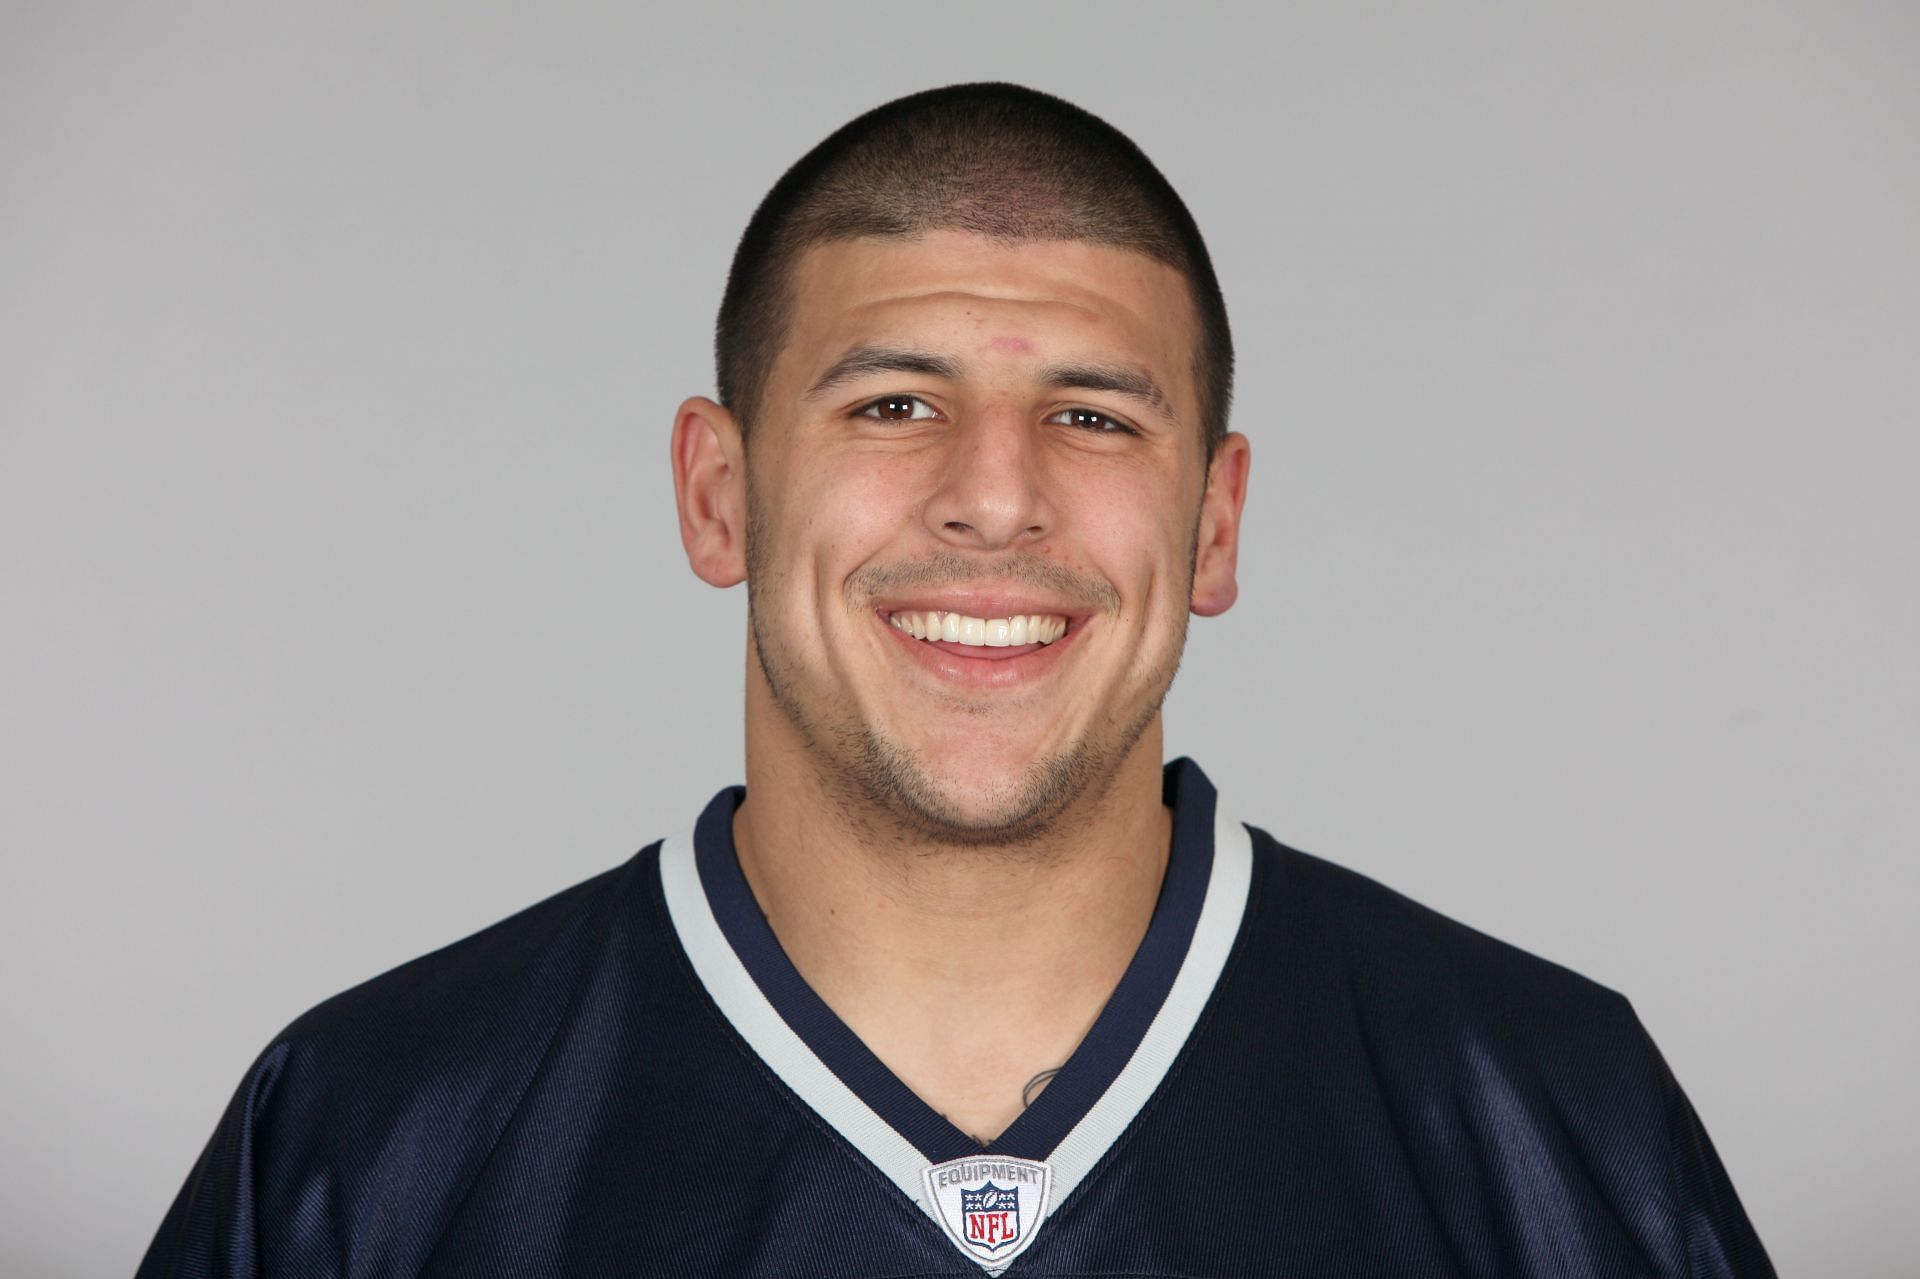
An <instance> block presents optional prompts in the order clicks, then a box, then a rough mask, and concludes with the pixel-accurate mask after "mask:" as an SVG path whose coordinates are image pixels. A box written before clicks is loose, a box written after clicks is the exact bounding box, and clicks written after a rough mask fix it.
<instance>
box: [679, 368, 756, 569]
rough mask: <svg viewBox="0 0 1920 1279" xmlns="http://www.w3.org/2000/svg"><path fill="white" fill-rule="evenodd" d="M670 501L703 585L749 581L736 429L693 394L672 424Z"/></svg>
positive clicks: (741, 454)
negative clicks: (678, 511) (677, 513)
mask: <svg viewBox="0 0 1920 1279" xmlns="http://www.w3.org/2000/svg"><path fill="white" fill-rule="evenodd" d="M673 500H674V503H675V504H676V505H677V506H678V507H679V508H680V541H681V542H682V543H683V544H684V545H685V546H686V548H687V563H688V564H689V565H691V566H692V568H693V571H694V573H695V574H697V575H698V576H699V578H700V580H701V581H703V582H707V583H709V584H710V585H713V586H732V585H734V584H735V583H738V582H743V581H745V580H746V577H747V471H746V453H745V450H744V448H743V447H742V441H741V438H740V424H739V423H738V422H737V421H735V420H734V416H733V414H732V413H731V412H729V411H728V410H727V409H726V408H724V407H723V406H721V405H719V404H716V403H714V402H713V401H712V400H709V399H707V398H706V397H705V396H703V395H696V396H694V397H693V398H692V399H690V400H688V401H686V402H685V403H684V404H682V405H681V406H680V410H679V413H678V414H677V416H675V418H674V420H673Z"/></svg>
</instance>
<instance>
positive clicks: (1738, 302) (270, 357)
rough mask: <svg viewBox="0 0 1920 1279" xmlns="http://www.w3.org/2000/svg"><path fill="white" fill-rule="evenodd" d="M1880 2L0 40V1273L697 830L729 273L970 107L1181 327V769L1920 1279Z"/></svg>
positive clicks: (26, 14)
mask: <svg viewBox="0 0 1920 1279" xmlns="http://www.w3.org/2000/svg"><path fill="white" fill-rule="evenodd" d="M1915 12H1916V11H1915V10H1914V9H1913V8H1912V7H1911V6H1906V5H1901V4H1897V3H1890V4H1886V5H1879V6H1868V5H1856V4H1831V3H1818V2H1812V0H1810V2H1809V3H1805V4H1799V5H1795V6H1791V7H1785V6H1779V5H1773V4H1743V5H1733V4H1694V5H1689V4H1652V3H1647V4H1626V5H1618V4H1608V5H1584V6H1535V5H1518V4H1515V5H1510V6H1509V5H1485V4H1470V5H1449V6H1426V7H1421V8H1420V9H1419V10H1418V11H1415V8H1414V7H1413V6H1391V7H1372V6H1367V5H1356V4H1345V3H1343V4H1332V3H1328V4H1314V5H1302V6H1288V7H1281V8H1279V9H1268V10H1264V11H1260V12H1256V11H1254V10H1253V8H1252V7H1251V6H1247V7H1244V8H1242V7H1235V8H1231V9H1229V8H1224V7H1223V8H1220V9H1213V8H1209V7H1206V6H1202V5H1195V4H1180V5H1127V6H1121V5H1115V4H1099V5H1084V6H1082V5H1066V4H1057V5H1056V4H1044V3H1026V4H1020V5H1010V6H1004V7H1001V6H996V5H986V4H970V5H916V4H902V3H894V4H888V5H875V6H871V7H867V6H853V5H811V6H807V7H805V8H798V7H793V8H776V7H774V6H766V7H764V8H728V7H724V6H718V5H708V6H704V7H698V8H695V7H693V6H685V7H683V8H682V9H681V11H679V12H674V13H665V12H662V11H660V10H658V9H655V8H652V7H644V8H643V7H642V6H638V5H615V4H605V5H553V4H545V5H538V6H536V5H520V6H511V7H509V6H496V5H464V4H462V5H456V4H444V5H432V6H422V5H393V4H353V5H339V4H328V5H320V4H309V5H299V6H279V5H276V6H260V5H242V4H233V5H228V6H223V7H211V6H202V5H191V4H188V5H168V6H134V5H124V6H112V5H101V4H72V5H68V4H51V3H50V4H45V5H33V4H24V5H23V4H21V3H18V0H16V2H15V3H11V4H9V5H7V6H6V10H5V14H4V17H3V18H0V432H3V434H0V539H3V543H0V608H4V625H0V681H3V682H0V779H3V782H0V784H3V785H4V792H3V793H0V841H3V846H4V858H5V862H4V875H5V878H4V893H3V894H0V948H3V962H4V968H3V969H0V980H3V981H4V1007H3V1008H0V1014H3V1016H4V1032H3V1038H0V1095H4V1096H5V1098H6V1104H5V1107H4V1112H3V1113H0V1159H4V1164H3V1166H0V1219H3V1220H4V1229H3V1230H0V1272H4V1273H5V1274H6V1275H7V1276H9V1277H10V1279H11V1277H12V1276H36V1277H37V1276H59V1277H62V1279H64V1277H68V1276H71V1277H75V1279H78V1277H80V1276H87V1277H92V1276H104V1275H114V1274H126V1273H129V1272H130V1271H131V1270H132V1269H133V1267H134V1265H135V1262H136V1260H137V1259H138V1257H139V1256H140V1254H141V1252H142V1250H143V1249H144V1248H145V1246H146V1244H147V1242H148V1240H149V1239H150V1238H151V1236H152V1234H153V1232H154V1229H155V1228H156V1226H157V1225H158V1223H159V1221H160V1217H161V1215H162V1213H163V1211H164V1210H165V1208H166V1206H167V1204H168V1203H169V1201H170V1200H171V1199H172V1197H173V1195H174V1194H175V1192H176V1191H177V1190H178V1189H179V1187H180V1184H181V1182H182V1180H183V1179H184V1177H185V1176H186V1174H187V1171H188V1169H189V1167H190V1165H191V1164H192V1163H193V1160H194V1158H195V1157H196V1155H197V1154H198V1153H199V1150H200V1148H201V1145H202V1144H203V1143H204V1142H205V1140H206V1138H207V1136H208V1134H209V1133H210V1132H211V1131H212V1128H213V1124H214V1121H215V1119H216V1118H217V1116H218V1115H219V1113H220V1111H221V1109H222V1107H223V1106H224V1105H225V1103H226V1101H227V1098H228V1096H229V1094H230V1092H231V1090H232V1089H233V1087H234V1085H235V1084H236V1083H237V1081H238V1080H239V1078H240V1076H241V1074H242V1072H243V1071H244V1070H245V1068H246V1066H247V1064H248V1062H249V1061H250V1060H251V1059H252V1057H253V1056H254V1054H255V1053H257V1052H258V1051H259V1050H260V1049H261V1048H262V1047H263V1046H264V1045H265V1044H266V1043H267V1041H268V1040H269V1039H270V1038H271V1037H272V1036H273V1035H274V1034H275V1032H276V1031H278V1030H279V1029H280V1028H281V1027H282V1026H283V1025H284V1024H285V1023H286V1022H288V1021H289V1020H291V1019H292V1018H293V1017H294V1016H295V1015H297V1014H298V1013H300V1012H301V1011H303V1010H304V1009H306V1008H307V1007H309V1006H311V1005H312V1004H314V1003H315V1002H317V1001H319V1000H320V999H322V998H324V997H326V996H328V995H331V994H333V993H335V992H337V991H339V990H341V989H343V988H345V987H347V986H349V985H352V984H354V983H357V982H359V981H362V980H364V979H366V978H368V977H371V976H373V975H374V974H376V973H379V972H381V971H383V970H385V969H387V968H389V967H391V966H393V965H395V964H397V963H400V962H401V961H403V960H406V959H409V958H411V957H413V956H416V955H418V954H421V953H422V952H424V951H427V950H429V949H432V948H435V947H438V946H440V945H443V944H445V943H447V942H450V941H452V940H454V939H456V938H458V937H461V936H464V935H466V934H468V933H470V932H472V931H474V930H476V929H478V928H480V927H482V926H484V925H486V924H488V923H491V922H492V921H494V920H496V919H499V918H501V917H502V916H504V915H507V914H509V913H511V912H513V911H515V910H517V909H518V908H520V907H522V906H524V905H527V904H529V903H531V902H533V901H535V900H537V899H539V898H541V897H544V896H546V895H548V894H550V893H552V892H554V891H557V890H558V889H560V888H562V887H565V886H567V885H569V884H572V883H574V882H576V881H578V880H581V879H583V878H586V877H587V876H589V875H591V874H594V873H596V872H598V871H600V870H602V869H605V868H607V867H609V866H612V865H614V864H616V863H618V862H620V861H622V860H624V859H625V858H627V857H628V856H629V855H630V854H631V853H633V852H634V850H636V849H638V848H639V847H641V846H642V845H643V844H646V843H648V842H650V841H652V840H653V839H655V838H656V837H658V836H660V835H662V834H665V833H669V832H671V831H673V830H675V829H678V828H680V827H682V826H684V825H686V824H687V823H689V822H690V821H691V820H692V818H693V816H694V814H695V813H696V811H697V810H698V808H699V806H700V804H701V803H702V802H703V801H704V800H705V799H706V797H707V796H708V795H710V794H711V793H712V792H713V791H715V790H716V789H718V788H719V787H721V786H722V785H725V784H727V783H730V782H733V781H735V780H737V779H738V778H739V777H740V775H741V761H740V752H741V741H740V716H741V692H740V689H741V682H742V671H743V667H742V659H743V638H742V637H743V622H744V612H745V609H744V595H743V593H742V592H741V591H739V590H734V591H730V592H717V591H713V590H710V589H708V588H707V587H705V586H703V585H701V584H700V583H699V582H698V581H697V580H696V579H695V578H694V577H693V576H692V574H691V573H690V572H689V571H688V569H687V568H686V565H685V561H684V559H683V557H682V553H681V549H680V546H679V539H678V534H677V530H676V525H675V520H674V514H673V506H672V488H671V483H670V478H669V473H668V468H667V433H668V429H669V426H670V423H671V418H672V412H673V409H674V406H675V405H676V404H677V403H678V402H679V400H680V399H681V398H682V397H683V396H685V395H688V394H693V393H700V392H711V390H712V366H711V353H710V335H711V332H712V327H713V318H714V311H715V308H716V307H717V305H718V302H719V297H720V290H721V285H722V282H723V280H724V277H725V272H726V268H727V264H728V259H729V255H730V253H731V251H732V249H733V246H734V243H735V240H736V239H737V237H738V236H739V234H740V231H741V230H742V228H743V227H744V225H745V223H746V219H747V216H748V214H749V213H750V212H751V211H752V209H753V207H754V205H755V203H756V202H757V201H758V200H759V198H760V196H761V195H762V194H763V193H764V192H765V190H766V189H767V187H768V186H769V185H771V183H772V182H773V180H774V178H775V177H777V176H778V174H779V173H780V172H781V171H782V169H783V168H784V167H785V166H786V165H787V164H789V163H790V162H792V161H793V160H794V159H796V158H797V157H798V156H799V155H800V154H801V153H802V152H803V151H804V150H805V149H806V148H807V147H809V146H810V145H812V144H813V143H814V142H816V141H818V140H819V139H820V138H821V137H823V136H824V135H825V134H826V133H827V132H829V131H830V130H832V129H833V128H835V127H837V126H838V125H839V124H841V123H842V122H844V121H845V120H847V119H848V118H850V117H852V116H853V115H855V114H856V113H858V112H859V111H861V110H863V109H865V108H867V107H869V106H873V105H875V104H877V103H879V102H881V101H883V100H885V99H887V98H890V97H894V96H897V95H899V94H902V93H906V92H909V91H912V90H915V89H920V88H925V87H930V86H933V85H937V84H943V83H950V82H954V81H959V80H972V79H1010V80H1015V81H1019V82H1022V83H1026V84H1030V85H1033V86H1035V87H1038V88H1044V89H1048V90H1052V91H1055V92H1058V93H1061V94H1063V95H1065V96H1067V97H1069V98H1071V99H1072V100H1074V101H1076V102H1079V103H1081V104H1082V105H1084V106H1086V107H1088V108H1089V109H1091V110H1093V111H1095V112H1097V113H1099V114H1100V115H1102V116H1104V117H1106V118H1107V119H1109V120H1111V121H1112V122H1113V123H1114V124H1115V125H1117V126H1119V127H1120V128H1121V129H1123V130H1124V131H1126V132H1127V133H1128V134H1130V135H1131V136H1132V137H1133V138H1135V139H1136V140H1137V141H1138V142H1139V143H1140V144H1141V145H1142V146H1143V147H1144V148H1145V150H1146V151H1147V153H1148V154H1149V155H1151V156H1152V157H1153V158H1154V159H1155V160H1156V161H1157V162H1158V163H1159V164H1160V166H1161V167H1162V168H1163V169H1164V170H1165V172H1166V173H1167V175H1168V176H1169V177H1170V178H1171V179H1172V181H1173V183H1174V185H1175V186H1176V187H1177V188H1178V189H1179V190H1180V192H1181V193H1182V195H1183V196H1184V197H1185V199H1186V200H1187V202H1188V204H1189V205H1190V206H1191V207H1192V209H1193V211H1194V214H1195V216H1196V217H1197V218H1198V220H1199V222H1200V225H1201V227H1202V229H1203V230H1204V232H1205V234H1206V236H1207V238H1208V242H1209V244H1210V245H1211V248H1212V251H1213V253H1214V257H1215V262H1216V264H1217V267H1218V270H1219V274H1220V278H1221V280H1222V282H1223V284H1224V287H1225V291H1226V295H1227V303H1228V306H1229V308H1230V311H1231V314H1232V318H1233V322H1234V328H1235V335H1236V339H1237V344H1238V347H1239V352H1240V374H1239V383H1238V394H1237V397H1236V403H1235V410H1234V419H1233V422H1234V426H1235V427H1236V428H1237V429H1239V430H1241V431H1244V432H1246V433H1247V434H1248V435H1249V436H1250V437H1251V438H1252V440H1253V449H1254V465H1253V486H1252V496H1251V499H1250V502H1249V508H1248V513H1247V521H1246V532H1245V541H1244V545H1243V548H1242V577H1241V582H1242V593H1241V602H1240V604H1239V605H1238V607H1236V608H1235V609H1234V610H1233V611H1232V612H1230V613H1229V614H1227V615H1226V616H1225V617H1223V618H1219V619H1216V620H1212V621H1197V622H1196V623H1195V624H1194V626H1193V629H1192V633H1191V638H1190V642H1189V647H1188V651H1187V657H1186V662H1185V665H1184V667H1183V669H1182V671H1181V674H1180V677H1179V680H1178V682H1177V684H1176V685H1175V689H1174V692H1173V695H1172V698H1171V700H1170V701H1169V703H1168V710H1167V724H1168V729H1169V741H1168V747H1169V753H1170V754H1191V755H1193V756H1195V757H1196V758H1197V759H1199V760H1200V762H1201V763H1202V764H1203V765H1204V766H1205V767H1206V768H1207V769H1208V770H1209V771H1210V772H1211V774H1212V775H1213V777H1214V779H1215V780H1216V781H1217V782H1218V783H1219V785H1220V787H1221V791H1222V795H1223V802H1224V803H1225V804H1226V805H1228V806H1229V807H1230V809H1231V810H1232V811H1234V812H1236V813H1237V814H1238V815H1241V816H1244V817H1246V818H1248V819H1251V820H1254V821H1257V822H1258V823H1259V824H1261V825H1264V826H1266V827H1267V828H1268V829H1269V830H1271V831H1272V832H1273V833H1274V834H1275V835H1276V836H1278V837H1279V838H1280V839H1282V840H1284V841H1287V842H1290V843H1293V844H1295V845H1298V846H1300V847H1304V848H1306V849H1308V850H1310V851H1313V852H1316V853H1318V854H1320V855H1322V856H1325V857H1328V858H1331V859H1333V860H1335V861H1338V862H1341V863H1344V864H1345V865H1348V866H1351V867H1354V868H1356V869H1358V870H1360V871H1363V872H1365V873H1367V874H1370V875H1372V876H1374V877H1375V878H1378V879H1381V880H1383V881H1385V882H1386V883H1388V884H1390V885H1392V886H1394V887H1396V888H1398V889H1400V890H1401V891H1403V892H1405V893H1407V894H1409V895H1410V896H1413V897H1415V898H1417V899H1419V900H1421V901H1424V902H1426V903H1427V904H1429V905H1431V906H1434V907H1436V908H1437V909H1439V910H1442V911H1444V912H1446V913H1448V914H1451V915H1453V916H1455V917H1456V918H1458V919H1461V920H1463V921H1465V922H1466V923H1469V924H1471V925H1473V926H1475V927H1477V928H1480V929H1482V930H1484V931H1487V932H1490V933H1492V934H1494V935H1495V936H1498V937H1501V938H1504V939H1506V940H1508V941H1511V942H1514V943H1516V944H1518V945H1520V946H1522V947H1525V948H1527V949H1529V950H1532V951H1535V952H1537V953H1540V954H1543V955H1546V956H1548V957H1549V958H1552V959H1554V960H1557V961H1559V962H1560V963H1563V964H1565V965H1567V966H1569V967H1571V968H1573V969H1575V970H1577V971H1579V972H1582V973H1584V974H1586V975H1588V976H1590V977H1592V978H1594V979H1595V980H1597V981H1600V982H1602V983H1604V984H1606V985H1609V986H1612V987H1614V988H1616V989H1619V990H1621V991H1623V992H1625V993H1626V994H1627V995H1628V996H1629V997H1630V998H1632V1000H1633V1001H1634V1003H1635V1006H1636V1007H1637V1009H1638V1010H1639V1012H1640V1015H1641V1017H1642V1018H1643V1019H1644V1021H1645V1022H1646V1024H1647V1026H1648V1027H1649V1029H1650V1030H1651V1031H1652V1033H1653V1035H1654V1037H1655V1039H1656V1040H1657V1041H1658V1043H1659V1044H1660V1045H1661V1047H1662V1048H1663V1050H1664V1051H1665V1054H1666V1056H1667V1058H1668V1059H1669V1061H1670V1062H1671V1064H1672V1065H1673V1068H1674V1070H1675V1072H1676V1074H1677V1075H1678V1076H1679V1078H1680V1080H1681V1082H1682V1084H1683V1085H1684V1086H1685V1087H1686V1088H1687V1089H1688V1091H1689V1093H1690V1094H1691V1096H1692V1097H1693V1099H1694V1101H1695V1104H1696V1105H1697V1107H1698V1109H1699V1111H1700V1113H1701V1115H1702V1117H1703V1119H1704V1121H1705V1123H1706V1125H1707V1128H1708V1130H1709V1132H1710V1133H1711V1134H1712V1136H1713V1138H1714V1140H1715V1141H1716V1143H1717V1144H1718V1147H1719V1149H1720V1152H1721V1154H1722V1156H1723V1158H1724V1159H1725V1161H1726V1164H1727V1166H1728V1168H1729V1170H1730V1171H1731V1173H1732V1176H1733V1179H1734V1182H1735V1184H1736V1185H1737V1186H1738V1188H1739V1190H1740V1192H1741V1194H1742V1196H1743V1198H1744V1200H1745V1202H1746V1205H1747V1208H1748V1210H1749V1212H1750V1213H1751V1215H1752V1217H1753V1219H1754V1221H1755V1223H1756V1225H1757V1227H1758V1229H1759V1231H1760V1233H1761V1235H1762V1237H1763V1238H1764V1239H1765V1240H1766V1242H1767V1243H1768V1244H1769V1246H1770V1247H1771V1249H1772V1250H1773V1252H1774V1254H1775V1259H1776V1261H1777V1262H1778V1264H1779V1265H1780V1267H1781V1269H1782V1271H1783V1272H1784V1273H1789V1274H1806V1275H1848V1276H1896V1275H1913V1274H1915V1273H1916V1269H1915V1266H1916V1263H1915V1261H1914V1258H1916V1257H1920V1228H1916V1226H1915V1224H1914V1222H1915V1217H1916V1213H1915V1209H1914V1204H1915V1201H1916V1198H1917V1197H1920V1194H1917V1192H1920V1179H1917V1178H1916V1174H1915V1161H1914V1158H1913V1155H1912V1153H1911V1145H1912V1141H1913V1138H1914V1135H1915V1118H1916V1103H1915V1100H1914V1095H1915V1089H1914V1084H1913V1069H1914V1062H1915V1060H1916V1050H1917V1049H1920V1040H1917V1036H1916V1029H1917V1027H1916V1022H1917V1020H1920V1019H1917V1018H1916V1007H1915V1004H1916V987H1917V983H1916V980H1915V974H1916V973H1917V972H1920V947H1917V946H1916V944H1915V942H1914V940H1913V928H1912V926H1911V917H1912V915H1913V911H1914V906H1915V902H1916V888H1917V887H1920V876H1917V875H1916V870H1915V861H1916V851H1917V849H1916V845H1917V844H1920V838H1917V837H1920V820H1917V819H1916V814H1917V813H1920V806H1917V805H1916V800H1915V794H1914V791H1915V785H1914V783H1915V773H1916V768H1915V765H1916V746H1915V741H1916V729H1920V681H1917V680H1916V676H1915V672H1914V661H1913V657H1914V654H1915V652H1916V651H1920V610H1917V609H1916V602H1915V566H1914V554H1913V552H1914V548H1915V546H1916V544H1920V518H1917V517H1916V515H1915V510H1914V493H1915V478H1916V464H1917V463H1920V450H1917V448H1916V405H1917V404H1920V386H1917V385H1916V382H1917V381H1920V379H1917V378H1916V372H1915V370H1916V365H1917V364H1920V361H1917V360H1916V354H1917V353H1920V249H1917V248H1916V240H1917V237H1920V89H1916V85H1917V84H1920V77H1916V76H1915V75H1914V74H1913V71H1914V68H1915V67H1916V66H1920V38H1917V36H1920V21H1916V18H1915ZM1309 1175H1310V1174H1309Z"/></svg>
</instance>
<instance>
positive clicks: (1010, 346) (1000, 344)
mask: <svg viewBox="0 0 1920 1279" xmlns="http://www.w3.org/2000/svg"><path fill="white" fill-rule="evenodd" d="M987 349H988V350H990V351H1003V352H1005V353H1006V354H1008V355H1027V354H1029V353H1031V352H1032V350H1033V343H1031V342H1029V341H1027V339H1025V338H1016V337H997V338H994V339H993V340H992V341H990V342H988V343H987Z"/></svg>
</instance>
